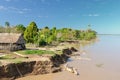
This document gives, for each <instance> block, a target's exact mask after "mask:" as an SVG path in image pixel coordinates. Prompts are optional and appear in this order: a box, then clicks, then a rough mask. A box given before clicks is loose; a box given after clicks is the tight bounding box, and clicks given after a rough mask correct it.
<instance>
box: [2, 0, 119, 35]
mask: <svg viewBox="0 0 120 80" xmlns="http://www.w3.org/2000/svg"><path fill="white" fill-rule="evenodd" d="M6 21H7V22H9V23H10V25H11V26H14V25H17V24H23V25H25V26H27V25H29V23H30V22H32V21H34V22H36V24H37V26H38V27H39V28H43V27H45V26H48V27H50V28H52V27H57V28H63V27H68V28H72V29H86V28H87V26H88V25H89V24H90V25H91V28H92V29H94V30H96V31H97V32H98V33H99V34H120V0H0V25H2V26H4V25H5V22H6Z"/></svg>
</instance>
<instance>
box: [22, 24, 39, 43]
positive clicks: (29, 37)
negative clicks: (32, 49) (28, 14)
mask: <svg viewBox="0 0 120 80" xmlns="http://www.w3.org/2000/svg"><path fill="white" fill-rule="evenodd" d="M37 33H38V28H37V25H36V23H35V22H31V23H30V24H29V25H28V26H27V28H26V30H25V32H24V38H25V40H26V41H27V42H28V43H34V42H35V41H34V38H35V37H36V36H37Z"/></svg>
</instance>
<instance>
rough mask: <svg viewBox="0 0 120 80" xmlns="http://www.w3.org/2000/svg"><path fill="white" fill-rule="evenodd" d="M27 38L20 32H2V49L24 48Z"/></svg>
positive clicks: (0, 46)
mask: <svg viewBox="0 0 120 80" xmlns="http://www.w3.org/2000/svg"><path fill="white" fill-rule="evenodd" d="M25 48H26V47H25V40H24V38H23V35H22V34H20V33H0V50H10V51H16V50H23V49H25Z"/></svg>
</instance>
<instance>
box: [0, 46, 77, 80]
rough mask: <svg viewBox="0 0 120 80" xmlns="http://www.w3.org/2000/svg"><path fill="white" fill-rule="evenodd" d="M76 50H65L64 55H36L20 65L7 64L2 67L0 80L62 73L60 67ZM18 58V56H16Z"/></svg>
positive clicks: (0, 67) (0, 68)
mask: <svg viewBox="0 0 120 80" xmlns="http://www.w3.org/2000/svg"><path fill="white" fill-rule="evenodd" d="M73 51H76V49H74V48H71V49H64V50H63V51H62V52H63V54H59V55H58V54H56V55H54V56H50V55H42V56H39V55H34V56H33V57H32V55H31V56H29V57H28V58H25V59H24V61H22V62H19V63H7V64H3V65H1V66H0V80H14V79H16V78H20V77H23V76H27V75H38V74H48V73H55V72H59V71H61V67H60V65H61V64H63V63H65V62H66V61H67V59H68V58H69V57H70V55H71V54H72V52H73ZM15 58H17V56H15Z"/></svg>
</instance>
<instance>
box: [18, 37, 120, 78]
mask: <svg viewBox="0 0 120 80" xmlns="http://www.w3.org/2000/svg"><path fill="white" fill-rule="evenodd" d="M98 38H99V41H97V42H95V43H91V44H89V45H86V46H84V47H81V46H80V47H79V49H80V51H83V52H82V53H83V54H81V57H82V58H85V59H79V58H78V56H77V58H76V57H71V58H70V59H69V60H68V62H67V64H68V65H69V66H72V67H74V68H76V69H77V70H78V72H79V74H80V75H75V74H73V73H70V72H68V71H62V72H59V73H55V74H47V75H37V76H27V77H23V78H20V79H17V80H120V36H116V35H114V36H113V35H107V36H103V35H101V36H98Z"/></svg>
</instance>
